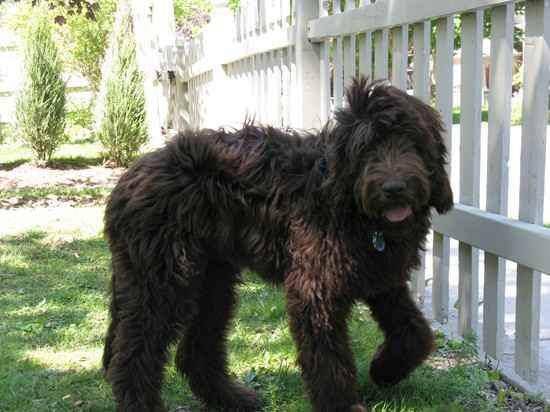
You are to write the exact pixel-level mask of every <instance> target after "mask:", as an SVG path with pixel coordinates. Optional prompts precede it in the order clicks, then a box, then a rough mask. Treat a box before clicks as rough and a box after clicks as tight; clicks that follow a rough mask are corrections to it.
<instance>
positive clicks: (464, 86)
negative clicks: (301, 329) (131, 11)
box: [153, 0, 550, 398]
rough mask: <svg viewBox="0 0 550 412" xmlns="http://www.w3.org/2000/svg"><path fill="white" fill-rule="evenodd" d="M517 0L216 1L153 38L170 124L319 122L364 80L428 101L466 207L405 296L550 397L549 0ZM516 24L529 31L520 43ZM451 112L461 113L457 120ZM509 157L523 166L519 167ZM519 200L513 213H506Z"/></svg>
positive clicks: (442, 233) (457, 211) (439, 235)
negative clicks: (546, 298)
mask: <svg viewBox="0 0 550 412" xmlns="http://www.w3.org/2000/svg"><path fill="white" fill-rule="evenodd" d="M218 3H220V2H218ZM518 3H520V2H519V1H511V0H453V1H432V0H407V1H402V0H378V1H375V2H372V1H370V0H364V1H349V0H348V1H346V2H345V7H344V2H340V1H338V0H331V1H328V0H304V1H300V2H297V1H290V0H288V1H287V0H269V1H261V0H241V6H240V8H239V9H237V10H236V12H235V13H234V14H232V13H230V12H229V11H228V9H226V8H223V7H220V5H219V4H218V5H217V6H216V7H215V10H214V12H213V16H212V20H211V24H210V26H209V27H208V28H207V29H206V30H205V31H204V32H203V33H202V34H200V35H199V36H197V37H196V38H194V39H191V40H186V41H181V40H176V41H172V42H170V41H168V42H166V41H165V42H164V44H165V45H164V46H162V47H159V48H158V49H159V50H160V52H159V53H160V55H161V61H162V62H163V64H161V65H160V66H161V67H163V68H164V70H167V71H170V72H172V80H171V83H169V82H168V80H167V77H166V76H161V80H160V83H162V84H164V85H165V86H163V87H164V88H161V89H162V90H165V95H164V98H165V99H168V100H170V101H171V103H170V104H169V107H171V110H172V111H173V112H174V116H173V119H172V120H171V123H170V124H171V125H173V126H174V127H176V126H177V127H193V128H197V127H205V126H208V127H218V126H220V125H224V124H230V125H239V124H242V121H243V120H244V119H245V118H247V117H248V118H254V119H256V120H257V121H259V122H262V123H269V124H273V125H276V126H282V127H286V126H292V127H301V128H311V127H316V128H318V127H319V126H321V125H322V124H324V123H325V122H326V121H328V120H330V119H331V117H332V114H333V113H334V110H335V109H337V108H339V107H342V106H343V105H344V104H345V101H344V97H343V96H344V90H345V87H346V86H347V85H348V84H349V83H350V81H351V79H352V78H353V76H356V75H358V74H363V75H367V76H369V77H371V78H386V79H389V80H390V81H391V82H392V84H393V85H395V86H396V87H399V88H401V89H403V90H406V91H407V93H410V94H413V95H415V96H417V97H418V98H420V99H422V100H424V101H425V102H427V103H429V104H433V105H434V107H435V108H436V109H437V110H438V111H439V112H440V113H441V116H442V119H443V122H444V124H445V126H446V131H445V134H444V139H445V143H446V145H447V147H448V148H449V152H450V156H449V162H448V165H447V172H448V173H449V175H450V176H451V177H452V181H453V188H454V192H455V199H456V200H457V201H458V202H459V203H457V204H456V207H455V208H454V210H452V211H451V212H450V213H448V214H447V215H445V216H439V215H437V214H436V215H434V216H433V219H432V221H433V235H432V236H430V245H431V247H430V248H429V250H428V251H427V253H426V254H425V256H423V258H422V260H423V263H422V268H421V269H420V270H418V271H416V272H415V273H414V274H413V275H412V280H411V290H412V293H413V295H414V297H415V299H416V300H417V301H418V302H419V303H420V304H423V305H424V309H425V311H426V313H427V314H429V315H430V316H432V317H433V319H434V320H435V321H438V322H439V323H440V324H446V323H447V324H448V325H450V326H452V327H453V328H454V329H455V330H456V332H457V333H458V334H460V335H463V336H466V335H470V334H474V335H476V336H477V337H478V338H479V343H480V349H481V350H482V354H484V355H486V356H487V359H491V360H494V361H496V363H497V364H499V365H501V367H502V370H503V372H504V374H505V375H506V376H508V377H509V378H510V379H513V381H514V382H515V383H517V384H519V385H520V386H522V387H523V388H524V389H525V388H527V389H528V390H537V391H541V390H542V391H543V392H544V394H545V395H546V396H547V397H548V398H550V373H547V372H546V371H545V370H542V369H541V368H540V365H541V358H540V350H539V349H540V337H541V335H540V333H541V332H540V331H541V328H540V325H541V324H540V312H541V297H542V293H543V289H542V286H541V285H542V283H541V279H543V276H545V275H544V274H546V273H550V253H548V251H550V230H548V229H546V228H545V227H544V226H543V219H542V217H543V206H544V198H545V193H544V183H545V182H544V175H545V171H546V169H547V165H546V156H545V153H546V133H547V122H548V87H549V85H550V71H549V70H548V67H550V49H549V43H550V2H549V1H548V0H526V1H523V2H521V3H522V4H525V15H524V16H523V15H522V16H518V15H516V11H515V8H516V5H517V4H518ZM154 9H155V7H154V6H153V13H154ZM488 19H490V23H491V24H490V30H489V29H488V27H489V26H488V24H487V23H488ZM458 23H460V40H461V47H460V48H459V49H457V46H456V44H455V42H456V40H457V39H456V33H455V28H456V27H458ZM518 24H521V27H519V26H518ZM514 27H516V34H517V33H520V32H523V31H524V33H525V39H524V40H523V44H522V47H521V50H520V51H518V50H516V48H515V47H514V42H515V41H516V42H517V39H516V40H514V30H515V29H514ZM486 44H489V45H490V47H486ZM518 68H519V69H518ZM521 70H523V79H524V80H523V84H522V85H521V91H520V93H519V94H518V95H517V96H516V97H515V98H514V99H515V101H516V102H517V101H520V100H519V99H521V101H520V102H521V106H522V111H523V113H522V126H521V133H520V136H519V137H517V138H514V139H515V140H514V139H512V136H511V130H512V129H511V125H510V123H511V112H512V89H513V85H514V87H516V86H515V80H514V79H515V77H516V75H518V74H519V73H521V72H520V71H521ZM168 77H169V76H168ZM166 84H168V86H166ZM227 96H233V98H231V99H230V103H229V100H228V97H227ZM234 96H238V98H237V99H235V98H234ZM518 96H519V97H518ZM456 107H459V109H460V121H459V122H458V124H456V125H453V123H457V122H456V121H453V116H454V114H453V110H454V109H455V108H456ZM482 107H486V108H487V110H488V113H489V114H488V120H487V119H486V121H487V124H486V125H485V124H484V123H483V121H482V116H481V114H482ZM516 134H517V133H516ZM512 147H514V149H512ZM520 152H521V153H520ZM512 155H513V156H514V159H517V161H518V162H519V163H520V167H519V168H516V169H514V170H517V169H519V170H517V171H516V172H514V173H515V175H514V176H515V177H513V176H512V172H511V171H512V170H513V168H512V166H511V159H512ZM518 193H519V196H518V195H517V194H518ZM546 196H547V197H548V194H546ZM510 199H515V201H516V202H515V203H514V204H515V205H516V206H518V205H519V214H517V215H514V217H516V216H519V219H514V218H512V217H511V216H512V214H513V212H512V209H513V207H512V206H513V204H512V202H510ZM549 201H550V199H549ZM455 243H457V244H458V247H457V251H458V253H457V255H458V256H453V251H454V250H455V249H454V245H455ZM451 246H452V247H451ZM510 262H514V264H517V270H515V269H514V272H515V275H516V277H517V296H516V297H513V299H514V300H515V303H516V304H515V313H505V310H506V307H505V301H506V299H508V298H509V296H507V295H506V286H507V283H506V282H507V277H508V276H509V274H507V272H506V270H507V267H508V269H509V270H510ZM507 263H508V264H507ZM457 267H458V270H457ZM456 272H458V276H455V274H456ZM455 281H457V282H456V283H454V282H455ZM481 282H483V285H482V286H481V287H480V283H481ZM428 286H429V287H428ZM455 298H456V302H453V301H451V300H452V299H455ZM428 303H429V304H428ZM505 315H506V316H505ZM508 315H511V317H512V321H510V320H509V316H508ZM505 318H506V319H505ZM505 321H506V322H505ZM510 323H512V327H513V328H512V332H510V330H508V329H506V328H505V326H506V327H508V328H509V327H510ZM511 335H513V337H512V338H510V336H511ZM510 353H513V357H512V358H510V359H509V354H510ZM510 361H511V362H510ZM545 362H547V364H548V362H550V359H548V360H545ZM549 368H550V365H549ZM549 370H550V369H549ZM545 373H546V375H545ZM541 376H542V377H541Z"/></svg>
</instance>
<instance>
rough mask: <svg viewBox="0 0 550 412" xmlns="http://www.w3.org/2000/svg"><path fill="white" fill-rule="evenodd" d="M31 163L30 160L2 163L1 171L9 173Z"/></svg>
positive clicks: (0, 163)
mask: <svg viewBox="0 0 550 412" xmlns="http://www.w3.org/2000/svg"><path fill="white" fill-rule="evenodd" d="M29 161H30V159H17V160H13V161H9V162H0V170H2V171H5V172H9V171H10V170H13V169H16V168H18V167H19V166H21V165H22V164H25V163H28V162H29Z"/></svg>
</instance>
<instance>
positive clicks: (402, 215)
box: [384, 207, 412, 222]
mask: <svg viewBox="0 0 550 412" xmlns="http://www.w3.org/2000/svg"><path fill="white" fill-rule="evenodd" d="M411 214H412V210H411V208H410V207H397V208H395V209H390V210H388V211H386V212H385V213H384V217H385V218H386V219H388V220H389V221H390V222H401V221H402V220H405V219H406V218H408V217H409V216H410V215H411Z"/></svg>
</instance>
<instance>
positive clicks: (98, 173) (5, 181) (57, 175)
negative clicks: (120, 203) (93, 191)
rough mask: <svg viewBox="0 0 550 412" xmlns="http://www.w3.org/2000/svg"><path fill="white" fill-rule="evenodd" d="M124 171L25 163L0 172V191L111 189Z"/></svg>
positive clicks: (107, 168) (101, 167)
mask: <svg viewBox="0 0 550 412" xmlns="http://www.w3.org/2000/svg"><path fill="white" fill-rule="evenodd" d="M124 170H125V169H123V168H109V167H104V166H88V167H85V168H66V167H57V168H41V167H36V166H33V165H31V164H27V163H25V164H23V165H21V166H17V167H15V168H14V169H11V170H0V190H7V189H19V188H25V187H51V186H60V187H74V188H93V187H113V186H114V185H115V183H116V182H117V180H118V178H119V177H120V176H121V175H122V173H124Z"/></svg>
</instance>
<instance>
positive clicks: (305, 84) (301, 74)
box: [293, 0, 321, 129]
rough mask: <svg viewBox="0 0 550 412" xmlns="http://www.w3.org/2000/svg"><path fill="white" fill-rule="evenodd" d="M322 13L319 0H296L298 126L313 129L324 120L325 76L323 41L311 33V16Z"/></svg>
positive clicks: (313, 17)
mask: <svg viewBox="0 0 550 412" xmlns="http://www.w3.org/2000/svg"><path fill="white" fill-rule="evenodd" d="M318 17H319V1H318V0H302V1H298V2H296V47H295V53H296V77H297V78H296V86H297V91H298V93H297V94H298V96H297V97H298V99H297V100H298V102H297V103H298V104H297V109H298V110H297V119H296V120H297V122H296V124H295V125H293V126H296V127H300V128H303V129H310V128H315V127H319V126H320V123H321V115H320V107H319V101H320V99H321V93H320V90H321V76H320V70H319V64H320V54H319V47H320V46H319V44H318V43H312V42H310V41H309V39H308V37H307V24H308V22H309V20H313V19H316V18H318Z"/></svg>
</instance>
